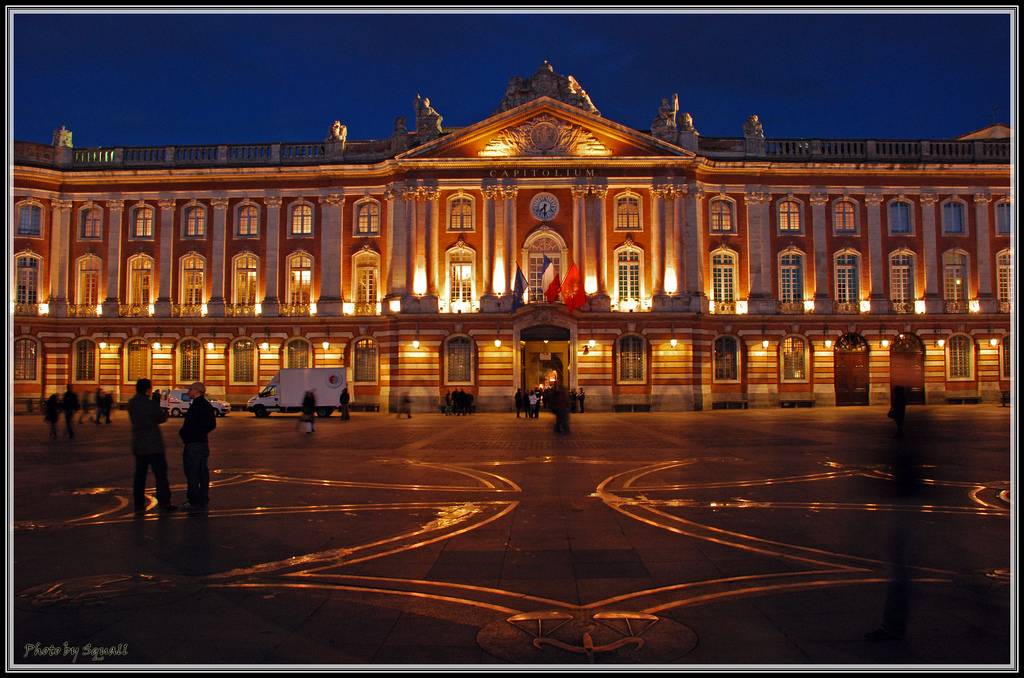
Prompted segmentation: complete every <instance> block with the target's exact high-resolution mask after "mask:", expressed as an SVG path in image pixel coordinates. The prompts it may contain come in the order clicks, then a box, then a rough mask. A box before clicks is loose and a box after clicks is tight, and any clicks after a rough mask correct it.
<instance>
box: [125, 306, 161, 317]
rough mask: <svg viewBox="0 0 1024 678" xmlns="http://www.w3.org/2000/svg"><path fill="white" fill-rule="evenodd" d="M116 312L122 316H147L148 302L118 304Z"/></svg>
mask: <svg viewBox="0 0 1024 678" xmlns="http://www.w3.org/2000/svg"><path fill="white" fill-rule="evenodd" d="M117 314H118V315H119V316H121V317H122V318H148V317H149V316H150V315H152V314H151V313H150V312H149V304H118V306H117Z"/></svg>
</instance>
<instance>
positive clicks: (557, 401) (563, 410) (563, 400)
mask: <svg viewBox="0 0 1024 678" xmlns="http://www.w3.org/2000/svg"><path fill="white" fill-rule="evenodd" d="M551 409H552V410H554V412H555V433H561V434H563V435H569V394H568V392H566V390H565V389H564V388H563V387H562V386H561V385H558V386H556V387H555V388H554V389H552V392H551Z"/></svg>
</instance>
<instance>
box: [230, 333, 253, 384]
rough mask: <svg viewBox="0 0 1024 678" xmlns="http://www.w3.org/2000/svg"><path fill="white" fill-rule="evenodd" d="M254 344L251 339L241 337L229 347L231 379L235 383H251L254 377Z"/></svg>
mask: <svg viewBox="0 0 1024 678" xmlns="http://www.w3.org/2000/svg"><path fill="white" fill-rule="evenodd" d="M255 355H256V346H255V344H253V342H252V341H250V340H248V339H243V340H241V341H237V342H235V344H234V346H233V347H232V349H231V379H232V380H233V381H234V382H235V383H252V382H253V381H255V377H254V374H253V372H254V367H253V363H254V362H255V360H254V358H255Z"/></svg>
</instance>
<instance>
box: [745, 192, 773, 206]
mask: <svg viewBox="0 0 1024 678" xmlns="http://www.w3.org/2000/svg"><path fill="white" fill-rule="evenodd" d="M745 197H746V201H747V202H748V203H750V204H752V205H760V204H761V203H763V202H765V201H766V200H767V199H768V196H767V194H765V193H764V192H763V191H751V192H750V193H747V194H746V196H745Z"/></svg>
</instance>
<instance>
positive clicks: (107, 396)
mask: <svg viewBox="0 0 1024 678" xmlns="http://www.w3.org/2000/svg"><path fill="white" fill-rule="evenodd" d="M112 409H114V394H113V393H110V392H107V393H104V394H103V416H104V417H106V420H107V423H108V424H109V423H110V410H112Z"/></svg>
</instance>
